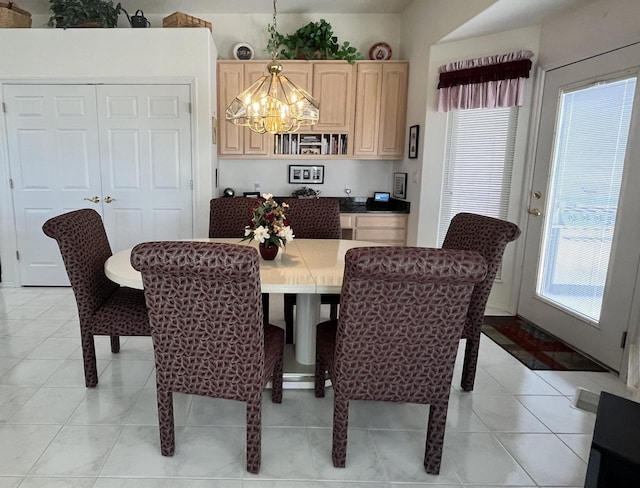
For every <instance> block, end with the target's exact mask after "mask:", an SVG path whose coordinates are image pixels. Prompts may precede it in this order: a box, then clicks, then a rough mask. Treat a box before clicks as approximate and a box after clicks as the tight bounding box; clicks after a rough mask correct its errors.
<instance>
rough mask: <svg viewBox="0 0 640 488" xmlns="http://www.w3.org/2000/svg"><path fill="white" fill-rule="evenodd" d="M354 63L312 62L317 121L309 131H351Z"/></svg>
mask: <svg viewBox="0 0 640 488" xmlns="http://www.w3.org/2000/svg"><path fill="white" fill-rule="evenodd" d="M355 88H356V86H355V83H354V66H353V65H351V64H349V63H347V62H345V61H338V62H331V61H326V62H323V63H314V66H313V93H312V95H313V97H314V98H315V99H316V100H317V101H318V103H319V104H320V120H318V123H317V124H316V125H314V126H313V129H312V132H334V133H338V132H342V133H347V134H348V133H350V132H351V131H352V126H353V96H354V93H355Z"/></svg>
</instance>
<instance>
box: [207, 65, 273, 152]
mask: <svg viewBox="0 0 640 488" xmlns="http://www.w3.org/2000/svg"><path fill="white" fill-rule="evenodd" d="M266 65H267V61H261V62H259V63H258V62H246V63H239V62H237V61H218V112H219V119H220V120H219V121H218V138H219V141H218V154H219V155H220V156H243V155H251V156H268V155H269V153H270V147H271V146H270V141H271V138H270V137H268V136H267V135H266V134H257V133H255V132H253V131H251V130H249V129H247V128H246V127H238V126H237V125H233V124H231V123H229V122H227V121H226V120H225V111H226V109H227V107H228V106H229V104H230V103H231V102H232V101H233V99H234V98H235V97H236V96H237V95H238V94H239V93H240V92H242V91H243V90H245V89H247V88H249V86H251V84H252V83H253V82H255V81H256V80H257V79H258V78H260V77H261V76H262V75H264V74H266V72H267V71H266Z"/></svg>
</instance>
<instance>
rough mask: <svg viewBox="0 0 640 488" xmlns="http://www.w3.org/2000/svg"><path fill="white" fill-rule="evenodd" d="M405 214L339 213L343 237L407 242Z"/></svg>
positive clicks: (396, 242) (384, 241)
mask: <svg viewBox="0 0 640 488" xmlns="http://www.w3.org/2000/svg"><path fill="white" fill-rule="evenodd" d="M407 217H408V216H407V214H384V215H383V214H361V213H358V214H348V213H343V214H340V225H341V226H342V237H343V239H354V240H357V241H371V242H379V243H382V244H390V245H394V246H405V245H406V244H407Z"/></svg>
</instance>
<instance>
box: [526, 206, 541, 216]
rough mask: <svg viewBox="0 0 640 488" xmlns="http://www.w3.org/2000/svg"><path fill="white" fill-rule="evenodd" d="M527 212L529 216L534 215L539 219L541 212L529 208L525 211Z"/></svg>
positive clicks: (537, 209)
mask: <svg viewBox="0 0 640 488" xmlns="http://www.w3.org/2000/svg"><path fill="white" fill-rule="evenodd" d="M527 212H529V213H530V214H531V215H534V216H536V217H540V216H541V215H542V212H541V211H540V209H539V208H530V209H529V210H527Z"/></svg>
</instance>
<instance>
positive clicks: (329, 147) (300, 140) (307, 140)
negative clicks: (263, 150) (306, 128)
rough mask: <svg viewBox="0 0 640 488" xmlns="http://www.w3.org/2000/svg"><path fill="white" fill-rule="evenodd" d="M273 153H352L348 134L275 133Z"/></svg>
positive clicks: (295, 154) (314, 156) (333, 154)
mask: <svg viewBox="0 0 640 488" xmlns="http://www.w3.org/2000/svg"><path fill="white" fill-rule="evenodd" d="M273 137H274V139H273V154H274V155H277V156H287V155H289V156H307V157H308V158H310V159H312V158H324V157H345V156H348V155H349V154H350V151H349V149H350V148H349V137H348V134H344V133H339V134H312V133H306V134H305V133H293V134H275V135H274V136H273Z"/></svg>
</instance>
